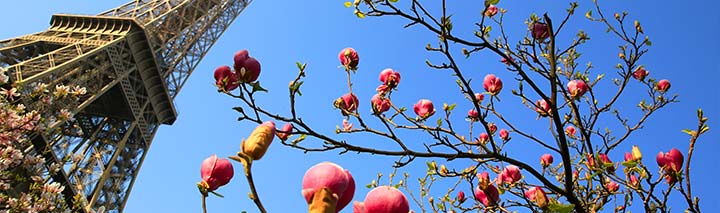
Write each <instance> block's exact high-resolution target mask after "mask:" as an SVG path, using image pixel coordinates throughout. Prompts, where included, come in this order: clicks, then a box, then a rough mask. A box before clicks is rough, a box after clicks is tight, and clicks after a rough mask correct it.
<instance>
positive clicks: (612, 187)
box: [605, 178, 620, 193]
mask: <svg viewBox="0 0 720 213" xmlns="http://www.w3.org/2000/svg"><path fill="white" fill-rule="evenodd" d="M605 188H607V190H608V192H610V193H615V192H617V191H618V190H619V189H620V185H618V184H617V183H615V181H612V180H610V178H607V179H605Z"/></svg>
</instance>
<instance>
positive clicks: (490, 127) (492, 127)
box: [488, 123, 497, 135]
mask: <svg viewBox="0 0 720 213" xmlns="http://www.w3.org/2000/svg"><path fill="white" fill-rule="evenodd" d="M488 130H489V131H490V134H491V135H495V132H496V131H497V126H496V125H495V123H488Z"/></svg>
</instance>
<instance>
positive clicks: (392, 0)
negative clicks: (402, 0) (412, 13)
mask: <svg viewBox="0 0 720 213" xmlns="http://www.w3.org/2000/svg"><path fill="white" fill-rule="evenodd" d="M390 2H393V3H395V2H398V0H390Z"/></svg>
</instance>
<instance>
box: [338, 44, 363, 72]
mask: <svg viewBox="0 0 720 213" xmlns="http://www.w3.org/2000/svg"><path fill="white" fill-rule="evenodd" d="M338 59H340V64H342V65H343V66H345V67H347V68H348V69H350V70H356V69H357V65H358V63H360V56H358V53H357V51H355V49H353V48H350V47H347V48H345V49H342V50H341V51H340V53H338Z"/></svg>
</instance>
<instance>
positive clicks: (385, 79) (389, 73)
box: [379, 68, 400, 89]
mask: <svg viewBox="0 0 720 213" xmlns="http://www.w3.org/2000/svg"><path fill="white" fill-rule="evenodd" d="M379 78H380V82H382V83H383V85H387V86H388V87H389V88H391V89H392V88H395V87H397V85H398V84H400V73H399V72H396V71H394V70H392V69H390V68H387V69H385V70H383V71H382V72H380V77H379Z"/></svg>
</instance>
